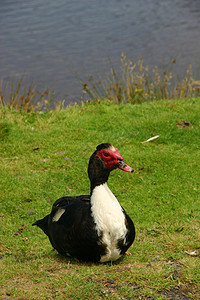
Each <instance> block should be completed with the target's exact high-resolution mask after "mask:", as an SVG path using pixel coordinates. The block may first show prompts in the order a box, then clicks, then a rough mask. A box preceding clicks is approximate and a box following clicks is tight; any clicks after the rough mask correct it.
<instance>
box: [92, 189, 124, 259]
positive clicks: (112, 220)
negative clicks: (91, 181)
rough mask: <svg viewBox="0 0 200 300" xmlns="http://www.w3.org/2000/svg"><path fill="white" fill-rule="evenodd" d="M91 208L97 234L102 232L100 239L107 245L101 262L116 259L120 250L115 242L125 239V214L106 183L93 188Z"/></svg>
mask: <svg viewBox="0 0 200 300" xmlns="http://www.w3.org/2000/svg"><path fill="white" fill-rule="evenodd" d="M91 210H92V215H93V218H94V221H95V223H96V229H97V231H98V234H99V235H100V234H101V233H103V236H102V241H103V243H104V244H105V245H106V246H107V254H106V255H105V256H103V257H102V258H101V262H104V261H108V260H116V259H118V258H119V257H120V250H119V249H118V247H117V242H118V240H119V239H125V236H126V233H127V229H126V225H125V216H124V213H123V211H122V208H121V206H120V204H119V202H118V201H117V199H116V197H115V196H114V195H113V193H112V192H111V191H110V189H109V188H108V186H107V184H106V183H104V184H102V185H100V186H97V187H95V189H94V190H93V193H92V196H91ZM124 242H125V241H124Z"/></svg>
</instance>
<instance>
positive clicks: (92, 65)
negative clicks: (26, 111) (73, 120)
mask: <svg viewBox="0 0 200 300" xmlns="http://www.w3.org/2000/svg"><path fill="white" fill-rule="evenodd" d="M122 52H124V53H125V54H126V56H127V57H128V58H130V59H136V60H137V59H138V57H139V55H141V56H142V58H143V60H144V62H145V65H149V66H150V67H154V66H158V67H163V66H165V65H168V64H169V63H170V62H171V61H172V60H173V59H174V58H176V61H177V63H176V72H177V74H179V75H180V77H181V76H182V75H183V73H184V71H185V70H186V68H187V67H188V65H189V64H191V65H192V67H193V72H194V73H195V74H197V75H198V74H199V71H200V1H198V0H151V1H150V0H109V1H108V0H81V1H80V0H79V1H77V0H73V1H69V0H57V1H55V0H46V1H40V0H33V1H23V0H20V1H14V0H1V2H0V80H1V81H2V80H3V81H4V82H5V81H7V82H11V81H12V80H16V81H18V80H20V79H21V78H22V77H23V78H26V79H27V80H28V81H30V82H31V80H33V81H34V82H37V83H42V84H44V85H45V86H46V87H50V86H51V84H53V88H54V90H55V92H56V98H58V97H64V96H65V95H66V94H68V97H67V98H66V99H67V101H66V102H69V101H78V100H79V99H80V96H81V86H80V83H79V82H78V81H77V78H76V76H75V73H74V72H77V73H78V74H79V75H80V76H81V77H84V75H85V70H87V71H88V73H89V74H91V75H94V74H96V72H97V71H98V72H100V73H102V74H104V72H105V70H106V69H107V70H108V69H109V66H108V65H106V64H107V63H108V60H107V58H108V57H110V58H111V60H112V62H113V64H114V65H116V66H117V65H119V63H120V56H121V53H122Z"/></svg>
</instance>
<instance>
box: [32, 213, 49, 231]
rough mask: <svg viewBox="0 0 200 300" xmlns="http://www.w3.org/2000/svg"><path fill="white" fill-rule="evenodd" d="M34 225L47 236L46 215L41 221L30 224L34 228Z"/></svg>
mask: <svg viewBox="0 0 200 300" xmlns="http://www.w3.org/2000/svg"><path fill="white" fill-rule="evenodd" d="M35 225H36V226H38V227H39V228H41V229H42V230H43V231H44V233H45V234H46V235H47V236H49V215H47V216H46V217H44V218H43V219H41V220H38V221H36V222H35V223H33V224H32V226H35Z"/></svg>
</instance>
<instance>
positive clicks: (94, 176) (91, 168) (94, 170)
mask: <svg viewBox="0 0 200 300" xmlns="http://www.w3.org/2000/svg"><path fill="white" fill-rule="evenodd" d="M109 175H110V170H108V169H106V168H103V167H102V164H101V162H99V160H98V159H95V158H92V157H91V159H90V161H89V165H88V177H89V179H90V195H92V192H93V190H94V189H95V187H97V186H100V185H102V184H104V183H106V182H107V181H108V177H109Z"/></svg>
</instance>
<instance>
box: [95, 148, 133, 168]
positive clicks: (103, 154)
mask: <svg viewBox="0 0 200 300" xmlns="http://www.w3.org/2000/svg"><path fill="white" fill-rule="evenodd" d="M112 149H113V150H111V149H109V148H106V149H102V150H100V151H98V153H97V155H96V156H97V157H99V158H101V160H102V161H103V162H104V164H105V165H106V167H108V168H109V169H116V168H119V169H121V170H123V171H125V172H133V169H132V168H131V167H129V166H128V165H127V164H125V162H124V161H123V157H122V156H121V155H120V154H119V152H118V151H117V149H116V148H114V147H113V148H112Z"/></svg>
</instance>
